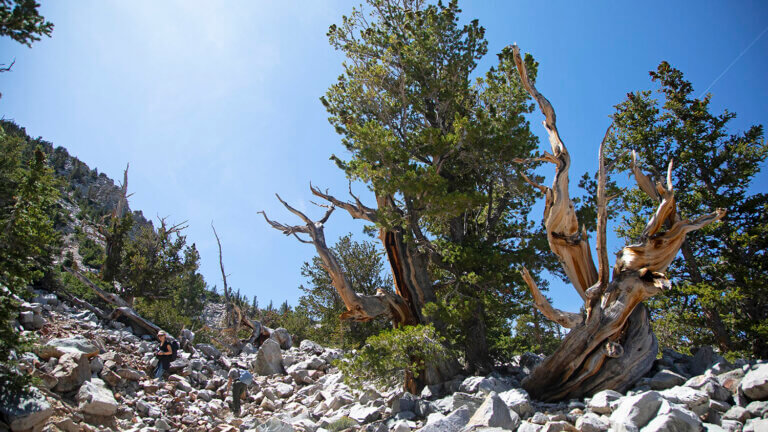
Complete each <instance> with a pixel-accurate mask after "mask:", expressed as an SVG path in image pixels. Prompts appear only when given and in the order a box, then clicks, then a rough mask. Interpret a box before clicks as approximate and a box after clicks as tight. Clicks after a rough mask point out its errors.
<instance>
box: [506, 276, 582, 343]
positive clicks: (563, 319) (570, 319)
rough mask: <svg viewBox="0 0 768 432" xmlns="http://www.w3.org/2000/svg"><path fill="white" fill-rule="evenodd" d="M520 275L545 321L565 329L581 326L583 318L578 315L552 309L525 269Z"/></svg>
mask: <svg viewBox="0 0 768 432" xmlns="http://www.w3.org/2000/svg"><path fill="white" fill-rule="evenodd" d="M521 273H522V274H523V280H525V283H526V284H527V285H528V288H529V289H530V290H531V295H533V303H534V305H535V306H536V309H538V310H539V311H541V313H542V314H543V315H544V316H545V317H547V319H549V320H550V321H553V322H556V323H558V324H560V325H561V326H563V327H565V328H574V327H576V326H577V325H579V324H581V322H582V321H583V320H584V318H583V317H582V316H581V315H580V314H577V313H573V312H564V311H561V310H560V309H555V308H554V307H552V305H551V304H550V303H549V301H548V300H547V298H546V297H544V294H542V293H541V291H539V287H538V285H536V281H534V280H533V277H532V276H531V274H530V273H529V272H528V269H527V268H525V267H523V268H522V270H521Z"/></svg>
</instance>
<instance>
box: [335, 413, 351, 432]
mask: <svg viewBox="0 0 768 432" xmlns="http://www.w3.org/2000/svg"><path fill="white" fill-rule="evenodd" d="M355 426H357V422H356V421H354V420H353V419H351V418H349V417H347V416H344V417H342V418H340V419H338V420H336V421H335V422H333V423H331V424H329V425H328V430H329V431H330V432H339V431H343V430H344V429H349V428H351V427H355Z"/></svg>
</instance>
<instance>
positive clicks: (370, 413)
mask: <svg viewBox="0 0 768 432" xmlns="http://www.w3.org/2000/svg"><path fill="white" fill-rule="evenodd" d="M380 416H381V413H380V412H379V410H378V409H377V408H376V407H371V406H363V405H360V404H355V405H353V406H352V408H351V409H350V410H349V418H351V419H354V420H355V421H357V422H358V423H370V422H372V421H374V420H378V419H379V417H380Z"/></svg>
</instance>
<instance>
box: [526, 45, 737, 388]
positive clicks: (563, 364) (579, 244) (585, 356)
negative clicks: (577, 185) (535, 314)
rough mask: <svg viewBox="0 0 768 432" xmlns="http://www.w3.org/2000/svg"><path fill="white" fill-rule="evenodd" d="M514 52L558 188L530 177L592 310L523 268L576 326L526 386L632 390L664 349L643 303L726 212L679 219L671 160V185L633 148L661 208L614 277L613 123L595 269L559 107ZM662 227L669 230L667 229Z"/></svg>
mask: <svg viewBox="0 0 768 432" xmlns="http://www.w3.org/2000/svg"><path fill="white" fill-rule="evenodd" d="M512 54H513V59H514V61H515V64H516V66H517V69H518V73H519V74H520V78H521V81H522V82H523V85H524V86H525V88H526V89H527V90H528V92H529V93H530V94H531V96H533V98H534V99H535V100H536V102H537V103H538V105H539V107H540V109H541V111H542V113H543V114H544V116H545V118H546V121H545V122H544V126H545V128H546V129H547V131H548V133H549V139H550V143H551V146H552V154H548V153H546V152H545V153H544V156H543V157H542V158H540V160H543V161H546V162H551V163H554V164H555V180H554V184H553V186H552V188H548V187H545V186H541V185H538V184H535V183H533V182H531V181H530V180H529V183H531V184H533V185H534V186H536V187H537V188H538V189H539V190H541V191H542V192H543V193H544V194H545V197H546V205H545V211H544V220H545V227H546V229H547V236H548V239H549V245H550V248H551V249H552V251H553V252H554V253H555V254H556V255H557V256H558V258H559V259H560V262H561V264H562V265H563V268H564V269H565V272H566V274H567V275H568V278H569V279H570V280H571V283H572V284H573V285H574V287H575V288H576V291H577V292H579V294H580V295H581V296H582V298H583V299H584V302H585V305H584V306H585V310H586V315H585V316H584V317H581V316H580V315H578V314H573V313H569V312H563V311H560V310H557V309H554V308H553V307H552V306H551V305H550V304H549V302H548V301H547V300H546V298H544V296H543V295H541V293H540V292H539V290H538V288H537V287H536V284H535V282H534V281H533V279H532V278H531V277H530V275H529V274H528V272H527V271H526V270H525V269H523V277H524V280H525V281H526V283H527V284H528V286H529V288H530V290H531V292H532V294H533V296H534V304H535V306H536V307H537V308H538V309H539V310H540V311H541V312H542V313H543V314H544V316H546V317H547V318H549V319H551V320H553V321H555V322H557V323H559V324H561V325H563V326H564V327H570V328H571V331H570V332H569V333H568V335H567V336H566V337H565V338H564V339H563V341H562V343H561V344H560V346H559V347H558V348H557V349H556V350H555V352H554V353H553V354H552V355H550V356H549V357H547V358H546V359H545V360H544V361H543V362H542V363H540V364H539V365H538V366H537V367H536V368H535V369H534V370H533V371H532V373H531V374H530V375H529V376H528V377H527V378H526V379H525V380H524V381H523V387H524V388H525V389H526V390H527V391H528V392H529V393H530V394H531V396H533V397H534V398H536V399H541V400H552V401H556V400H562V399H568V398H580V397H583V396H588V395H591V394H593V393H595V392H598V391H600V390H605V389H614V390H626V389H627V388H629V387H630V386H631V385H632V384H633V383H634V382H635V381H636V380H637V379H638V378H640V377H641V376H643V375H644V374H645V373H647V372H648V370H650V368H651V366H652V365H653V360H654V358H655V356H656V351H657V350H658V342H657V340H656V337H655V336H654V335H653V332H652V331H651V328H650V324H649V321H648V312H647V310H646V309H645V307H644V306H643V304H642V302H643V301H644V300H646V299H648V298H650V297H652V296H654V295H656V294H657V293H659V292H660V291H661V290H663V289H666V288H668V287H669V286H670V283H669V281H668V280H667V278H666V277H665V276H664V273H663V272H664V271H665V270H666V269H667V267H668V266H669V264H670V263H671V262H672V260H673V259H674V258H675V256H676V255H677V253H678V251H679V250H680V247H681V246H682V245H683V243H684V241H685V238H686V235H687V234H688V233H689V232H690V231H693V230H696V229H699V228H701V227H703V226H704V225H707V224H709V223H712V222H714V221H717V220H719V219H720V218H722V217H723V216H724V214H725V211H724V210H722V209H718V210H717V211H716V212H713V213H711V214H708V215H705V216H702V217H699V218H698V219H696V220H693V221H689V220H681V219H680V217H679V216H678V215H677V212H676V208H675V199H674V190H673V187H672V163H671V162H670V165H669V168H668V170H667V178H666V184H662V183H659V182H657V183H654V182H652V181H651V180H650V178H649V177H648V176H646V175H645V174H643V173H642V171H641V170H640V169H639V167H638V165H637V160H636V155H634V154H633V162H632V171H633V173H634V174H635V179H636V181H637V183H638V185H639V186H640V188H641V189H642V190H643V191H645V192H646V193H647V194H648V195H649V196H651V197H652V198H653V199H654V200H655V201H656V202H657V203H658V207H657V209H656V212H655V213H654V215H653V216H652V217H651V219H650V221H649V222H648V224H647V225H646V227H645V230H644V231H643V233H642V235H641V237H640V239H639V242H638V243H637V244H633V245H628V246H626V247H624V248H623V249H622V250H621V252H620V253H619V254H618V256H617V259H616V263H615V265H614V267H613V278H612V280H611V281H610V282H609V274H608V257H607V251H606V248H605V238H606V222H607V210H606V209H607V202H608V198H607V197H606V194H605V192H606V191H605V190H606V184H607V171H608V170H607V169H606V166H605V160H604V156H603V148H604V144H605V141H606V139H607V138H608V135H609V131H610V127H609V129H608V131H607V132H606V135H605V137H604V138H603V143H602V144H601V145H600V154H599V171H598V173H599V175H598V189H597V218H598V220H597V228H598V233H597V255H598V269H597V271H596V269H595V264H594V262H593V261H592V257H591V254H590V251H589V247H588V244H587V243H588V242H587V239H586V235H585V234H581V235H579V233H578V220H577V219H576V213H575V211H574V206H573V203H572V202H571V200H570V198H569V196H568V168H569V165H570V156H569V154H568V151H567V149H566V147H565V145H564V144H563V142H562V140H561V139H560V135H559V133H558V132H557V125H556V121H555V111H554V109H553V108H552V105H551V104H550V103H549V101H548V100H547V99H546V98H545V97H544V96H542V95H541V94H540V93H539V92H538V91H537V90H536V88H535V87H534V85H533V83H532V82H530V81H529V79H528V74H527V71H526V69H525V64H524V63H523V61H522V58H521V57H520V51H519V49H518V47H517V46H513V47H512ZM664 227H666V230H665V231H663V232H662V231H661V229H662V228H664ZM582 233H583V231H582Z"/></svg>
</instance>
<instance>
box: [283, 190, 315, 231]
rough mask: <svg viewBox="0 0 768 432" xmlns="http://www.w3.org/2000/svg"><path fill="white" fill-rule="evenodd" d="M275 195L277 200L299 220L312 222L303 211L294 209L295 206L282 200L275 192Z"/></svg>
mask: <svg viewBox="0 0 768 432" xmlns="http://www.w3.org/2000/svg"><path fill="white" fill-rule="evenodd" d="M275 196H276V197H277V200H278V201H280V202H281V203H282V204H283V205H284V206H285V208H287V209H288V211H290V212H291V213H293V214H295V215H296V216H298V217H299V218H301V220H303V221H304V223H307V224H311V223H312V221H311V220H310V219H309V218H308V217H307V216H306V215H305V214H304V213H302V212H300V211H298V210H296V209H295V208H293V207H291V206H290V205H289V204H288V203H287V202H285V201H283V199H282V198H280V195H278V194H275Z"/></svg>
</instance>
